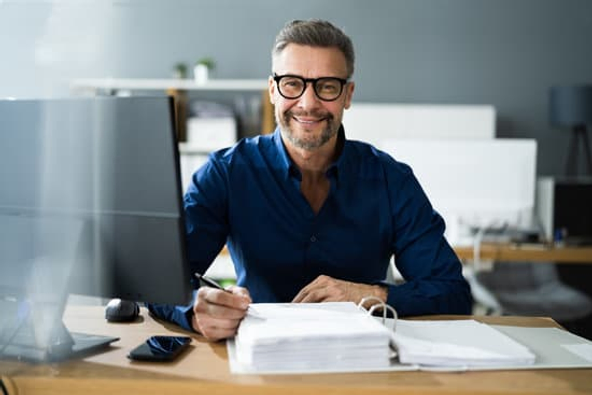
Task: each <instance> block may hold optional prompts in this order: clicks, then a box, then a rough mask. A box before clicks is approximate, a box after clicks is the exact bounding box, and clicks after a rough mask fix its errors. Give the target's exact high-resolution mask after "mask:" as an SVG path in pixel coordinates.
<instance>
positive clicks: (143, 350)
mask: <svg viewBox="0 0 592 395" xmlns="http://www.w3.org/2000/svg"><path fill="white" fill-rule="evenodd" d="M190 343H191V338H190V337H188V336H151V337H150V338H148V339H147V340H146V341H145V342H144V343H142V344H140V345H139V346H138V347H136V348H134V349H133V350H131V351H130V353H129V354H128V355H127V357H128V358H129V359H133V360H137V361H157V362H166V361H172V360H173V359H175V358H176V357H177V356H178V355H179V354H181V352H183V350H185V349H186V348H187V347H189V344H190Z"/></svg>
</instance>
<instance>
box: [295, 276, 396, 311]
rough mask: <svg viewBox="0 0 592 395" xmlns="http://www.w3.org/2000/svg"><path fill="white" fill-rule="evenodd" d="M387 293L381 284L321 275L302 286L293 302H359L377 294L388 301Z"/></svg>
mask: <svg viewBox="0 0 592 395" xmlns="http://www.w3.org/2000/svg"><path fill="white" fill-rule="evenodd" d="M387 294H388V291H387V288H386V287H384V286H381V285H369V284H361V283H353V282H349V281H344V280H338V279H336V278H333V277H329V276H325V275H320V276H319V277H317V278H316V279H315V280H314V281H313V282H311V283H310V284H308V285H307V286H305V287H304V288H302V289H301V290H300V292H298V295H296V296H295V297H294V299H293V300H292V302H293V303H316V302H354V303H356V304H358V303H360V301H361V300H362V299H363V298H365V297H367V296H375V297H378V298H379V299H380V300H382V301H383V302H386V298H387ZM369 304H370V305H372V304H373V303H372V302H370V303H369ZM364 307H367V306H364Z"/></svg>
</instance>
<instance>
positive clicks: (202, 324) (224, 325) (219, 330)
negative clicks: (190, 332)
mask: <svg viewBox="0 0 592 395" xmlns="http://www.w3.org/2000/svg"><path fill="white" fill-rule="evenodd" d="M239 322H240V321H234V320H215V319H211V318H210V319H203V320H201V319H199V318H198V317H197V316H196V317H194V320H193V322H192V324H193V327H194V328H195V329H197V330H198V332H199V333H201V334H202V335H203V336H204V337H205V338H206V339H208V340H211V341H217V340H221V339H226V338H229V337H232V336H234V335H235V334H236V331H237V328H238V323H239Z"/></svg>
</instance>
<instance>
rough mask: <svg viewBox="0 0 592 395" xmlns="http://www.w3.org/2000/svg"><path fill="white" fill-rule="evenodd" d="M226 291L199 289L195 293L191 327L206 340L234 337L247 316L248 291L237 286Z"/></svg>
mask: <svg viewBox="0 0 592 395" xmlns="http://www.w3.org/2000/svg"><path fill="white" fill-rule="evenodd" d="M228 290H229V291H230V292H227V291H223V290H220V289H216V288H211V287H201V288H200V289H199V290H198V291H197V297H196V298H195V303H194V304H193V318H192V320H191V326H192V327H193V329H195V330H196V331H197V332H199V333H201V334H202V335H203V336H204V337H205V338H206V339H208V340H212V341H217V340H221V339H226V338H228V337H232V336H234V335H235V334H236V331H237V328H238V324H239V323H240V321H241V320H242V319H243V317H244V316H245V315H247V309H248V308H249V304H250V303H251V296H250V295H249V291H248V290H247V289H246V288H242V287H237V286H234V287H230V288H229V289H228Z"/></svg>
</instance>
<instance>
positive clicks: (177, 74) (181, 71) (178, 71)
mask: <svg viewBox="0 0 592 395" xmlns="http://www.w3.org/2000/svg"><path fill="white" fill-rule="evenodd" d="M173 78H187V65H186V64H185V63H182V62H179V63H175V66H174V68H173Z"/></svg>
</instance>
